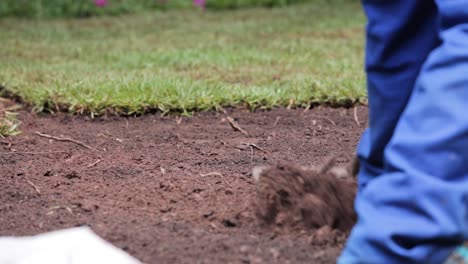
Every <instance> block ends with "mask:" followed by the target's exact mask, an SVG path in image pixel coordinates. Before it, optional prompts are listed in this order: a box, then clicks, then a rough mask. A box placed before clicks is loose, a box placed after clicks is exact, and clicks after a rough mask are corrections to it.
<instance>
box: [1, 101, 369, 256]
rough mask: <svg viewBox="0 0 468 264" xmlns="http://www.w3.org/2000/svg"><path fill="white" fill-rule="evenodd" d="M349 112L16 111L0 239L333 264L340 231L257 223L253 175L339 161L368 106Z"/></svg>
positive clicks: (344, 159) (6, 149)
mask: <svg viewBox="0 0 468 264" xmlns="http://www.w3.org/2000/svg"><path fill="white" fill-rule="evenodd" d="M228 116H231V117H233V118H234V119H235V121H236V122H237V124H238V125H239V127H241V128H242V129H243V130H245V131H246V132H247V134H244V133H242V132H240V131H236V130H235V129H233V128H232V127H231V126H230V123H229V121H228V119H227V117H228ZM357 117H358V120H359V123H360V124H359V125H358V122H356V119H355V116H354V111H353V109H343V108H338V109H332V108H326V107H317V108H313V109H310V110H308V111H304V110H303V109H301V110H287V109H274V110H271V111H257V112H255V113H249V112H248V111H245V110H239V109H237V110H235V109H230V110H227V113H213V112H209V113H200V114H196V115H195V116H193V117H175V116H164V117H162V116H161V115H159V114H157V115H144V116H142V117H135V118H124V117H101V118H97V119H93V120H91V119H90V118H85V117H71V116H68V115H65V114H59V115H55V116H51V115H32V114H29V113H24V112H23V113H21V115H20V118H21V120H22V126H21V130H22V132H23V134H21V135H20V136H17V137H13V138H11V141H12V145H11V146H8V142H7V141H6V140H4V139H3V140H2V141H1V144H0V186H1V188H0V236H5V235H15V236H19V235H34V234H39V233H43V232H47V231H52V230H57V229H63V228H67V227H73V226H80V225H88V226H90V227H91V228H92V229H93V230H94V231H95V232H96V233H97V234H99V235H100V236H102V237H103V238H105V239H106V240H108V241H110V242H111V243H113V244H114V245H116V246H117V247H120V248H122V249H124V250H125V251H127V252H129V253H130V254H131V255H133V256H135V257H137V258H138V259H140V260H141V261H143V262H144V263H334V262H335V260H336V257H337V256H338V254H339V252H340V250H341V248H342V246H343V243H344V241H345V236H346V235H345V233H343V232H341V231H337V230H332V229H331V228H330V226H322V227H319V226H313V227H304V228H294V229H278V228H272V227H271V226H268V225H264V224H262V222H261V221H259V220H258V219H257V217H256V207H255V201H256V181H255V180H254V179H253V178H252V173H251V172H252V168H253V167H255V166H260V165H273V166H276V164H278V162H284V161H286V162H288V164H289V163H293V164H299V165H302V166H317V165H318V164H320V163H321V162H322V161H323V160H325V158H326V157H329V156H334V157H335V158H336V162H337V163H338V164H341V165H345V164H347V163H348V162H350V160H351V158H352V156H353V153H354V150H355V147H356V144H357V141H358V139H359V136H360V133H361V132H362V131H363V130H364V128H365V125H366V124H365V120H367V108H365V107H358V109H357ZM36 132H39V133H42V134H46V135H50V136H53V137H58V138H70V139H73V140H76V141H77V142H81V143H83V144H84V145H83V146H82V145H78V144H76V142H70V141H57V140H55V139H50V138H46V137H44V135H42V136H40V135H38V134H36ZM86 147H90V148H91V149H88V148H86ZM337 197H338V198H337V199H338V200H339V199H348V198H346V197H342V198H339V196H337ZM312 200H313V199H312ZM348 200H349V199H348ZM312 202H313V201H312ZM346 208H349V201H348V202H347V203H346ZM333 217H335V215H333ZM336 220H337V219H334V221H335V222H336ZM338 220H339V219H338ZM327 221H328V220H327ZM336 223H337V225H336V226H334V227H337V228H339V227H340V226H339V221H338V222H336ZM348 224H349V223H347V222H346V221H345V223H344V225H345V226H346V228H347V225H348ZM332 227H333V225H332ZM316 228H317V229H316ZM346 228H344V229H346Z"/></svg>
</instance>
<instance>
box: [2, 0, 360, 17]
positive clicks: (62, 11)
mask: <svg viewBox="0 0 468 264" xmlns="http://www.w3.org/2000/svg"><path fill="white" fill-rule="evenodd" d="M313 1H315V0H206V1H205V2H206V3H205V5H206V8H208V9H215V10H223V9H237V8H247V7H260V6H263V7H279V6H286V5H291V4H296V3H301V2H313ZM348 1H351V0H348ZM105 2H106V4H105V6H103V7H100V6H98V5H96V3H95V1H93V0H1V1H0V17H7V16H9V17H12V16H13V17H35V18H38V17H41V18H44V17H89V16H96V15H120V14H128V13H137V12H141V11H148V10H167V9H181V8H191V7H193V4H192V1H190V0H107V1H105Z"/></svg>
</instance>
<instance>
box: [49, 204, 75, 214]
mask: <svg viewBox="0 0 468 264" xmlns="http://www.w3.org/2000/svg"><path fill="white" fill-rule="evenodd" d="M57 209H65V210H67V211H68V212H69V213H70V214H73V210H72V209H71V208H70V207H68V206H60V205H58V206H53V207H51V208H50V210H51V211H50V212H48V213H47V215H51V214H53V213H54V210H57Z"/></svg>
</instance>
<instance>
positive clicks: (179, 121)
mask: <svg viewBox="0 0 468 264" xmlns="http://www.w3.org/2000/svg"><path fill="white" fill-rule="evenodd" d="M175 120H176V123H177V125H180V124H182V117H179V116H176V119H175Z"/></svg>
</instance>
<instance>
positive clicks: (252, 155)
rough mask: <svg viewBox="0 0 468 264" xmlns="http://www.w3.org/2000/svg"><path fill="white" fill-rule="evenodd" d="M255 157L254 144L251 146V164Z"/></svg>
mask: <svg viewBox="0 0 468 264" xmlns="http://www.w3.org/2000/svg"><path fill="white" fill-rule="evenodd" d="M253 158H254V148H253V146H250V165H252V164H253Z"/></svg>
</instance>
